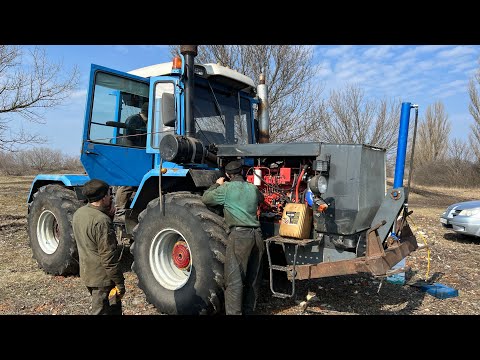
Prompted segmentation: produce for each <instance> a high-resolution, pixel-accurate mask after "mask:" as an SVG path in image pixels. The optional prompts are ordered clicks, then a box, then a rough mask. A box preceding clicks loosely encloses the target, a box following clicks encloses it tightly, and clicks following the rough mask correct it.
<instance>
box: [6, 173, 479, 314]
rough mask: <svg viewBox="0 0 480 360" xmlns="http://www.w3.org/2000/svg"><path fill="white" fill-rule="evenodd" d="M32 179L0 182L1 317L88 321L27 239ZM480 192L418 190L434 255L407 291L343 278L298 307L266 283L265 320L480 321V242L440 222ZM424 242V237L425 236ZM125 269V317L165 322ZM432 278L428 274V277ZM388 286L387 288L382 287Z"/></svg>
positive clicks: (78, 291)
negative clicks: (426, 288) (426, 286)
mask: <svg viewBox="0 0 480 360" xmlns="http://www.w3.org/2000/svg"><path fill="white" fill-rule="evenodd" d="M31 182H32V177H1V176H0V314H1V315H5V314H8V315H19V314H48V315H74V314H78V315H81V314H86V313H87V310H88V307H89V303H90V298H89V294H88V292H87V291H86V289H85V287H84V286H83V285H82V284H81V282H80V278H79V277H73V276H70V277H63V276H51V275H47V274H45V273H44V272H43V271H42V270H41V269H39V268H38V266H37V263H36V261H35V260H34V259H33V258H32V252H31V249H30V247H29V243H28V236H27V220H26V214H27V204H26V198H27V194H28V191H29V188H30V184H31ZM478 190H479V189H445V188H433V187H428V188H427V187H416V188H414V189H413V194H412V195H411V196H410V201H409V202H410V209H411V210H413V211H414V212H413V215H412V219H413V222H414V223H413V226H412V229H413V230H414V233H415V234H416V235H417V241H418V242H419V243H422V242H423V239H425V241H426V242H427V243H428V246H429V247H430V267H429V269H428V258H427V251H426V250H420V251H416V252H414V253H412V254H410V255H409V256H408V257H407V259H406V260H407V265H409V266H410V267H411V271H410V272H409V273H407V280H408V282H407V285H404V286H401V285H394V284H390V283H388V282H385V281H383V282H380V281H379V280H378V279H374V278H372V277H371V276H367V275H355V276H341V277H331V278H323V279H317V280H310V281H299V282H297V294H298V295H297V299H288V300H283V299H278V298H275V297H273V296H272V295H271V292H270V289H269V284H268V281H264V283H263V286H262V292H261V294H260V297H259V303H258V306H257V314H259V315H287V314H288V315H292V314H294V315H301V314H303V315H334V314H341V315H355V314H360V315H381V314H387V315H388V314H391V315H419V314H421V315H435V314H442V315H453V314H456V315H460V314H461V315H472V314H477V315H478V314H480V276H479V264H480V239H478V238H473V237H467V236H461V235H457V234H456V233H454V232H452V231H449V230H445V229H444V228H442V226H441V225H440V222H439V215H440V214H441V213H442V212H443V211H444V210H445V208H446V207H447V206H448V205H450V204H452V203H454V202H458V201H465V200H473V199H478ZM421 235H423V236H421ZM130 262H131V259H126V261H125V263H124V264H123V265H124V269H125V278H126V288H127V293H126V295H125V297H124V299H123V309H124V314H125V315H159V313H158V312H157V311H156V309H155V308H154V307H153V305H150V304H148V303H147V302H146V300H145V296H144V294H143V292H142V291H141V290H140V289H139V288H138V287H137V278H136V276H135V274H134V273H133V272H132V271H131V270H130ZM427 270H428V274H427ZM427 276H428V278H429V279H435V281H436V282H439V283H441V284H444V285H447V286H450V287H452V288H454V289H457V290H458V292H459V296H458V297H454V298H448V299H443V300H442V299H438V298H435V297H433V296H431V295H429V294H426V293H424V292H422V291H421V290H419V289H418V288H417V287H415V286H411V285H408V284H414V283H415V282H416V281H417V280H425V279H426V277H427ZM380 284H381V286H380ZM309 291H310V292H312V293H314V294H315V295H316V296H315V297H314V298H313V299H312V300H311V301H310V303H309V307H308V308H307V309H306V310H305V311H303V309H302V307H301V306H300V302H301V301H302V300H304V298H305V296H306V295H307V293H308V292H309Z"/></svg>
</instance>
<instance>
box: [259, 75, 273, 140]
mask: <svg viewBox="0 0 480 360" xmlns="http://www.w3.org/2000/svg"><path fill="white" fill-rule="evenodd" d="M257 94H258V98H259V100H260V104H258V119H259V121H258V130H259V133H260V134H259V135H260V136H259V139H258V142H259V143H260V144H264V143H268V142H270V118H269V115H268V89H267V85H266V84H265V74H260V83H259V84H258V86H257Z"/></svg>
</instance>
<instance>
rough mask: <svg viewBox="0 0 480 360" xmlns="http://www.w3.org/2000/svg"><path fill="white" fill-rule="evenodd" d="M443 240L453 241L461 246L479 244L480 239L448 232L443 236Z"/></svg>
mask: <svg viewBox="0 0 480 360" xmlns="http://www.w3.org/2000/svg"><path fill="white" fill-rule="evenodd" d="M443 238H444V239H445V240H448V241H453V242H457V243H461V244H472V243H479V242H480V238H478V237H476V236H471V235H464V234H459V233H455V232H446V233H445V234H443Z"/></svg>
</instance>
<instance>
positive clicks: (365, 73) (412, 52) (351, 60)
mask: <svg viewBox="0 0 480 360" xmlns="http://www.w3.org/2000/svg"><path fill="white" fill-rule="evenodd" d="M40 47H41V48H43V49H45V50H46V52H47V57H48V58H49V60H51V61H53V62H62V63H63V65H64V66H65V68H66V69H70V68H72V67H73V66H77V67H78V69H79V71H80V84H79V90H78V91H76V92H75V93H73V94H72V96H71V97H70V98H69V99H68V100H67V101H66V102H64V103H63V104H62V105H61V106H58V107H56V108H55V109H50V110H48V111H47V112H46V113H45V124H32V123H29V122H26V121H22V120H21V119H16V120H15V122H12V123H11V129H12V130H16V129H18V128H19V127H23V128H24V129H25V130H28V131H29V132H31V133H37V134H39V135H40V136H43V137H45V138H47V139H48V146H49V147H51V148H53V149H58V150H61V151H62V152H64V153H65V154H67V155H72V156H76V155H80V148H81V137H82V131H83V122H84V112H85V101H86V94H87V85H88V80H89V74H90V66H91V64H97V65H102V66H105V67H108V68H112V69H116V70H120V71H125V72H127V71H130V70H133V69H136V68H140V67H144V66H148V65H153V64H158V63H162V62H168V61H171V55H170V53H169V50H168V46H166V45H48V46H41V45H40ZM312 48H313V55H314V57H313V65H314V69H315V77H316V79H318V81H319V82H321V83H322V84H323V86H324V91H323V93H322V96H324V97H327V96H328V94H329V92H330V91H331V90H333V89H342V88H344V87H345V86H346V85H348V84H355V85H357V86H359V87H360V88H362V89H364V90H365V94H366V95H367V97H368V98H372V99H394V98H395V99H400V100H401V101H402V102H411V103H414V104H418V105H419V116H420V118H422V117H423V114H424V112H425V110H426V108H427V107H428V105H431V104H433V103H434V102H435V101H442V102H443V104H444V105H445V109H446V112H447V114H448V116H449V119H450V121H451V124H452V130H451V135H450V136H451V138H454V137H456V138H460V139H463V140H466V139H467V137H468V132H469V126H470V124H472V123H473V119H472V117H471V115H470V113H469V112H468V105H469V97H468V90H467V89H468V81H469V79H470V78H472V76H473V75H474V73H475V71H476V70H477V69H478V68H479V67H480V64H479V62H478V61H479V58H480V46H477V45H421V46H414V45H408V46H407V45H392V46H389V45H368V46H367V45H365V46H364V45H338V46H337V45H328V46H321V45H315V46H312ZM253 80H254V81H255V83H256V82H257V79H253ZM412 115H413V112H412ZM412 119H413V116H412ZM44 146H45V145H44Z"/></svg>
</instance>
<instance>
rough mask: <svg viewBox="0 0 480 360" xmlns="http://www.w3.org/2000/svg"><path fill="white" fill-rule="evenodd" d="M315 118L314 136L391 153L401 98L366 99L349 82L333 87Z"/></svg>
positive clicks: (394, 144)
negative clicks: (342, 87)
mask: <svg viewBox="0 0 480 360" xmlns="http://www.w3.org/2000/svg"><path fill="white" fill-rule="evenodd" d="M312 118H314V119H316V121H317V126H316V129H315V131H314V132H312V134H311V137H312V138H315V139H317V140H321V141H325V142H333V143H355V144H369V145H374V146H379V147H383V148H385V149H387V153H388V154H389V155H391V154H392V153H393V152H394V150H395V149H396V143H397V138H398V125H399V121H400V101H399V100H391V101H388V100H375V99H367V98H366V97H365V93H364V91H363V90H362V89H360V88H359V87H358V86H356V85H348V86H347V87H346V88H345V89H342V90H332V91H331V92H330V97H329V98H328V100H327V101H326V102H323V103H320V104H317V105H316V109H315V112H314V115H312ZM312 140H313V139H312Z"/></svg>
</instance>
